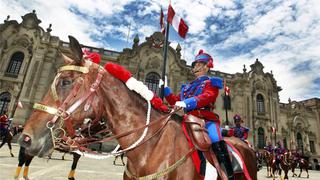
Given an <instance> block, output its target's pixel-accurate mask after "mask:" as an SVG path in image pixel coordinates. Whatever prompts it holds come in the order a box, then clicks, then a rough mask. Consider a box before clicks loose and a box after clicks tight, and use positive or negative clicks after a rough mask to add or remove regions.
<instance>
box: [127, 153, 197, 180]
mask: <svg viewBox="0 0 320 180" xmlns="http://www.w3.org/2000/svg"><path fill="white" fill-rule="evenodd" d="M193 151H195V148H192V149H191V150H190V151H189V152H188V153H187V154H186V155H185V156H183V157H182V158H181V159H179V160H178V161H177V162H175V163H174V164H173V165H171V166H169V167H168V168H166V169H164V170H162V171H160V172H157V173H153V174H149V175H146V176H141V177H137V176H135V175H133V174H132V173H131V172H130V171H129V170H128V168H127V166H126V167H125V173H126V175H127V176H128V177H129V178H134V179H137V180H152V179H156V178H159V177H162V176H165V175H166V174H169V173H170V172H172V171H173V170H175V169H176V168H177V167H179V166H180V165H181V164H183V163H184V162H185V161H186V160H187V158H188V156H189V155H190V154H191V153H192V152H193Z"/></svg>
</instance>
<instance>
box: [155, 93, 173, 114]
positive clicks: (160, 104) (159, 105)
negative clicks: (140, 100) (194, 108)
mask: <svg viewBox="0 0 320 180" xmlns="http://www.w3.org/2000/svg"><path fill="white" fill-rule="evenodd" d="M151 104H152V107H153V108H155V109H157V110H160V111H162V112H169V108H168V107H167V106H166V105H164V104H163V102H162V100H161V99H160V98H159V97H157V96H156V95H154V96H153V98H152V99H151Z"/></svg>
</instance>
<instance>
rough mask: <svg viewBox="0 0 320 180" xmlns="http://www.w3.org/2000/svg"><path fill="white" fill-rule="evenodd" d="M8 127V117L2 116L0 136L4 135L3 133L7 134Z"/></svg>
mask: <svg viewBox="0 0 320 180" xmlns="http://www.w3.org/2000/svg"><path fill="white" fill-rule="evenodd" d="M8 126H9V122H8V116H7V115H6V114H2V115H1V116H0V134H1V135H4V134H5V133H7V130H8Z"/></svg>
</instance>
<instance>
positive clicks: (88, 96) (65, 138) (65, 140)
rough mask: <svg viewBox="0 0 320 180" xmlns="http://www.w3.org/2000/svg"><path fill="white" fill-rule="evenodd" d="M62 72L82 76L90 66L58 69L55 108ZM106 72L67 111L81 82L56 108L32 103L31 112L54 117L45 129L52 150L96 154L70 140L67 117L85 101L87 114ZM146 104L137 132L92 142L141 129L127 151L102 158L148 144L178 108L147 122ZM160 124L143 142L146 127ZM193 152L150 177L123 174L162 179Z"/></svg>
mask: <svg viewBox="0 0 320 180" xmlns="http://www.w3.org/2000/svg"><path fill="white" fill-rule="evenodd" d="M90 65H91V64H90ZM62 71H77V72H81V73H84V74H86V73H88V72H89V67H83V66H75V65H66V66H63V67H61V68H60V69H59V73H58V74H57V75H56V76H55V78H54V81H53V83H52V85H51V92H52V96H53V99H54V100H55V101H56V103H57V104H58V105H60V104H61V103H60V101H59V97H58V93H57V90H56V83H57V80H58V79H59V77H60V75H61V72H62ZM105 72H106V71H105V69H104V68H102V67H101V66H99V69H98V74H97V77H96V80H95V82H94V83H93V84H91V86H90V91H88V92H86V93H85V95H83V96H82V97H81V98H80V99H78V100H77V101H76V102H75V103H73V104H72V105H71V106H70V107H69V108H67V105H68V104H69V102H70V101H71V100H72V99H73V98H74V97H76V95H77V93H78V90H79V89H80V87H81V85H82V84H83V80H82V81H76V83H77V84H75V85H74V87H73V89H72V90H71V92H70V94H69V95H68V96H67V98H66V99H65V100H64V102H63V103H62V104H61V105H60V106H59V107H58V108H55V107H50V106H47V105H44V104H39V103H35V104H34V106H33V108H34V109H36V110H41V111H44V112H46V113H48V114H51V115H53V118H52V119H51V120H50V121H48V122H47V124H46V127H47V128H48V129H49V130H50V133H51V137H52V143H53V146H54V148H56V145H57V144H58V145H59V148H64V149H66V147H67V148H69V151H71V150H73V152H76V153H78V154H80V155H84V156H85V155H86V152H90V153H93V154H94V155H95V154H97V153H95V152H94V151H91V150H90V149H88V148H86V147H84V146H83V143H81V142H80V141H81V140H75V139H73V137H74V136H75V129H74V128H73V125H72V119H71V116H70V115H71V114H72V113H73V112H74V111H75V110H76V109H77V108H79V106H80V105H82V104H83V103H84V102H86V104H85V106H84V111H85V112H86V111H88V110H89V108H90V105H91V103H92V100H93V99H94V93H95V92H96V91H97V89H98V88H99V85H100V83H101V80H102V77H103V75H104V73H105ZM147 102H148V112H147V123H146V125H144V126H142V127H139V128H137V129H133V130H130V131H128V132H124V133H121V134H118V135H114V136H112V137H108V138H104V139H103V140H100V141H94V142H101V143H102V142H107V141H110V140H112V139H119V138H121V137H124V136H127V135H129V134H132V133H134V132H136V131H139V130H141V129H144V132H143V134H142V135H141V137H140V138H139V139H138V140H137V141H136V142H135V143H133V144H132V145H131V146H129V147H128V148H126V149H124V150H120V151H117V150H118V149H119V147H120V146H119V145H118V146H117V147H116V148H115V150H113V151H112V152H111V153H104V154H103V155H105V156H106V157H110V156H111V155H113V156H115V155H120V154H122V153H124V152H127V151H129V150H132V149H134V148H136V147H137V146H140V145H141V144H143V143H145V142H147V141H148V140H149V139H151V138H152V137H154V136H155V135H157V134H159V133H160V132H161V131H162V129H163V128H164V127H165V126H166V124H167V123H168V121H169V119H170V117H171V115H172V114H173V113H175V112H177V111H178V110H179V109H176V110H173V111H171V112H170V113H169V114H168V115H167V116H164V117H162V118H159V119H157V120H155V121H152V122H151V123H150V110H151V105H150V101H147ZM60 118H61V119H62V120H60V121H58V119H60ZM164 119H166V120H165V121H164V122H163V120H164ZM57 122H58V124H57ZM159 122H162V126H160V128H158V129H157V130H156V131H155V133H154V134H153V135H152V136H150V137H148V138H146V139H144V138H145V136H146V134H147V131H148V127H149V126H151V125H154V124H158V123H159ZM56 126H57V127H56ZM63 126H65V127H66V131H65V130H64V129H63ZM54 127H56V128H55V129H54ZM101 132H104V130H103V131H100V132H98V133H101ZM56 134H58V135H56ZM59 134H60V136H59ZM91 143H93V142H91ZM88 144H90V143H86V144H84V145H88ZM116 151H117V152H116ZM194 151H195V148H192V149H190V150H189V152H188V153H187V154H186V155H184V156H183V157H182V158H181V159H179V160H178V161H177V162H176V163H174V164H173V165H171V166H169V167H168V168H166V169H164V170H162V171H160V172H157V173H153V174H150V175H146V176H143V177H138V176H135V175H133V174H132V173H130V171H129V170H128V169H127V168H126V169H125V173H126V174H127V176H129V177H131V178H134V179H139V180H148V179H154V178H159V177H162V176H165V175H166V174H168V173H170V172H172V171H173V170H174V169H176V168H177V167H179V166H180V165H181V164H183V163H184V162H185V161H186V159H187V158H188V157H189V156H190V155H191V154H192V152H194ZM89 157H90V156H89ZM91 157H92V156H91Z"/></svg>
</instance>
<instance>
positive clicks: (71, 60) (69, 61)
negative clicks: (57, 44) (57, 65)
mask: <svg viewBox="0 0 320 180" xmlns="http://www.w3.org/2000/svg"><path fill="white" fill-rule="evenodd" d="M61 56H62V59H63V61H64V63H65V64H71V63H73V62H74V60H73V59H71V58H69V57H68V56H66V55H65V54H63V53H61Z"/></svg>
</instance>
